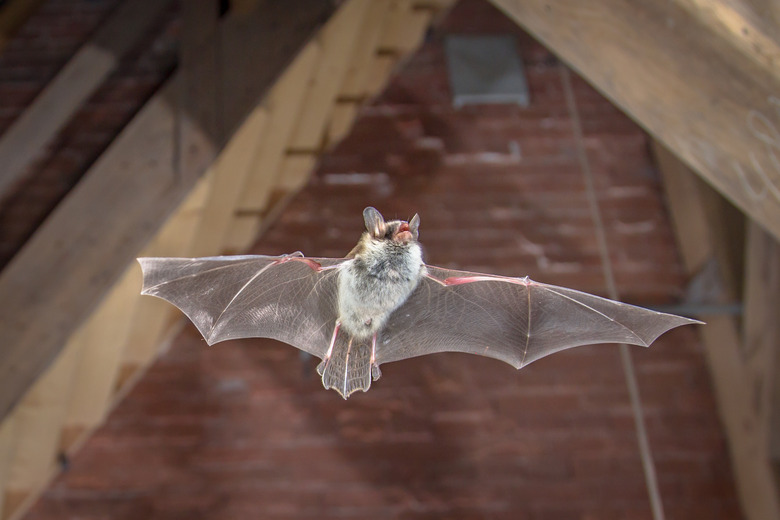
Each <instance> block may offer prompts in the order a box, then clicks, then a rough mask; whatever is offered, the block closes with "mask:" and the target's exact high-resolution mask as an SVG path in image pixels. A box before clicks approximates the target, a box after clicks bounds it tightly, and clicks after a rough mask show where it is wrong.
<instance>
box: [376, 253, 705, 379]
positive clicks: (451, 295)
mask: <svg viewBox="0 0 780 520" xmlns="http://www.w3.org/2000/svg"><path fill="white" fill-rule="evenodd" d="M691 323H697V322H696V321H695V320H690V319H688V318H683V317H680V316H674V315H670V314H664V313H660V312H656V311H652V310H649V309H643V308H641V307H636V306H633V305H628V304H625V303H621V302H616V301H612V300H608V299H605V298H601V297H598V296H594V295H591V294H587V293H583V292H580V291H575V290H573V289H567V288H564V287H557V286H554V285H547V284H543V283H539V282H535V281H533V280H530V279H528V278H505V277H499V276H491V275H482V274H477V273H470V272H465V271H451V270H446V269H440V268H437V267H428V276H427V277H426V278H424V279H423V280H421V282H420V285H419V286H418V287H417V289H416V290H415V292H414V293H413V294H412V296H411V297H410V298H409V300H408V301H407V302H406V303H405V304H404V305H403V306H401V307H400V308H399V309H398V310H396V312H395V313H394V314H393V315H392V316H391V317H390V319H389V321H388V324H387V326H386V328H385V330H384V331H383V332H382V334H381V339H380V342H379V347H378V349H377V362H378V363H386V362H390V361H398V360H400V359H405V358H409V357H414V356H420V355H424V354H432V353H435V352H466V353H469V354H479V355H482V356H488V357H492V358H496V359H500V360H502V361H505V362H507V363H509V364H510V365H512V366H514V367H516V368H521V367H523V366H525V365H527V364H528V363H531V362H533V361H535V360H537V359H539V358H541V357H544V356H547V355H549V354H552V353H554V352H558V351H560V350H564V349H567V348H572V347H576V346H581V345H589V344H594V343H628V344H633V345H641V346H648V345H650V343H652V342H653V341H654V340H655V339H656V338H657V337H658V336H660V335H661V334H663V333H664V332H666V331H668V330H670V329H672V328H675V327H679V326H681V325H686V324H691Z"/></svg>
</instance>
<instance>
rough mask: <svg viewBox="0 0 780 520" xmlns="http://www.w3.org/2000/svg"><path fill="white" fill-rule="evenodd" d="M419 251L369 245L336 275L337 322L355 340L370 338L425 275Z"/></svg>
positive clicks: (383, 245)
mask: <svg viewBox="0 0 780 520" xmlns="http://www.w3.org/2000/svg"><path fill="white" fill-rule="evenodd" d="M424 269H425V268H424V266H423V261H422V250H421V249H420V246H419V245H418V244H416V243H415V244H410V245H409V246H408V247H406V248H404V249H402V250H399V249H393V248H392V246H389V245H387V244H377V245H370V246H369V247H366V249H365V251H364V252H363V253H361V254H360V256H359V257H358V258H356V259H353V260H352V261H350V262H347V263H345V264H343V265H342V267H341V270H340V272H339V321H340V322H341V326H342V327H344V329H345V330H346V331H347V332H349V333H350V334H351V335H353V336H355V337H357V338H366V337H370V336H372V335H373V334H375V333H376V332H377V331H379V330H380V329H381V328H382V327H383V326H384V325H385V323H386V322H387V318H388V317H389V316H390V314H391V313H392V312H393V311H394V310H395V309H397V308H398V307H399V306H401V305H402V304H403V303H404V302H405V301H406V300H407V298H409V295H411V294H412V292H413V291H414V289H415V288H416V287H417V284H418V283H419V281H420V278H421V277H422V275H423V274H424Z"/></svg>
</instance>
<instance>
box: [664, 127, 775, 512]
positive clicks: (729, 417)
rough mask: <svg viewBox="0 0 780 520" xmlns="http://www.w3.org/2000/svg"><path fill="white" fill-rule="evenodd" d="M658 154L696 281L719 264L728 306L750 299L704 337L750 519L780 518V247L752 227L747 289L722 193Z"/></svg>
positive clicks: (711, 323)
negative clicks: (779, 366) (724, 221)
mask: <svg viewBox="0 0 780 520" xmlns="http://www.w3.org/2000/svg"><path fill="white" fill-rule="evenodd" d="M654 152H655V156H656V160H657V162H658V166H659V168H660V170H661V173H662V175H663V178H664V185H665V189H666V193H667V199H668V200H669V210H670V213H671V217H672V223H673V225H674V229H675V234H676V235H677V241H678V245H679V248H680V253H681V256H682V259H683V263H684V264H685V266H686V269H687V270H688V272H689V274H690V275H692V276H693V275H695V274H696V273H697V272H699V271H701V270H702V269H704V268H705V266H706V265H707V263H708V262H711V261H715V262H717V264H719V268H720V269H719V271H720V273H723V274H726V275H727V276H723V274H719V276H720V277H721V280H722V281H721V285H722V286H723V295H722V297H723V298H724V302H725V301H730V300H733V299H734V298H741V299H742V300H743V302H744V311H743V319H742V323H741V324H740V320H738V319H737V317H733V316H724V315H713V316H706V315H705V316H704V317H703V319H704V320H705V321H706V322H707V325H706V326H704V327H702V328H701V334H702V339H703V342H704V345H705V353H706V356H707V361H708V364H709V367H710V372H711V374H712V379H713V385H714V390H715V394H716V397H717V401H718V409H719V412H720V416H721V418H722V420H723V424H724V426H725V430H726V434H727V436H728V438H729V445H730V452H731V460H732V464H733V467H734V474H735V477H736V485H737V491H738V493H739V497H740V499H741V502H742V510H743V511H744V513H745V517H746V518H747V519H748V520H759V519H760V520H771V519H775V520H777V519H780V500H779V499H778V493H777V484H776V482H775V476H774V470H773V467H772V458H771V451H770V448H771V443H770V439H772V438H780V430H777V431H773V428H775V429H777V428H778V426H780V420H778V417H777V416H776V415H775V416H773V414H776V410H777V405H778V403H780V401H778V400H777V397H776V396H775V394H774V393H773V392H778V390H777V388H778V387H777V383H776V381H777V374H776V371H775V364H776V362H777V360H778V359H780V356H778V353H779V352H778V351H779V350H780V343H779V342H780V315H779V313H778V308H779V307H778V303H780V302H778V295H780V244H778V241H777V240H776V239H775V238H774V237H773V236H772V235H770V234H769V233H767V232H766V231H765V230H763V229H762V228H761V227H760V226H759V225H758V224H757V223H755V222H748V223H747V224H746V226H747V232H746V233H745V235H746V241H745V242H746V243H745V246H744V253H745V255H744V256H745V262H744V284H743V283H742V280H741V278H742V276H743V272H742V269H743V267H742V263H741V262H740V263H736V264H735V263H734V262H733V260H732V258H731V257H732V256H733V254H732V251H730V249H734V240H733V239H732V238H731V237H730V235H729V230H728V227H726V226H722V225H720V224H719V220H718V219H715V218H713V213H715V212H720V211H722V208H721V210H718V208H717V204H713V201H712V199H713V197H719V196H718V195H717V193H716V192H714V190H712V189H711V188H710V187H709V186H708V185H706V184H705V183H704V182H703V181H702V180H701V179H699V178H698V177H697V176H696V175H695V174H694V173H693V172H692V171H691V170H690V169H689V168H688V167H687V166H685V165H684V164H683V163H682V162H681V161H680V160H679V159H677V158H676V157H675V156H674V155H673V154H672V153H670V152H669V151H668V150H667V149H665V148H664V147H663V146H661V145H660V144H658V143H655V144H654ZM738 222H742V224H743V225H745V224H744V222H743V221H742V220H741V219H740V220H739V221H738ZM740 252H741V251H740ZM737 271H739V272H737ZM736 278H740V280H739V282H738V283H736V282H735V279H736ZM741 287H744V289H742V291H743V294H740V293H741V292H742V291H740V288H741ZM740 325H741V326H740Z"/></svg>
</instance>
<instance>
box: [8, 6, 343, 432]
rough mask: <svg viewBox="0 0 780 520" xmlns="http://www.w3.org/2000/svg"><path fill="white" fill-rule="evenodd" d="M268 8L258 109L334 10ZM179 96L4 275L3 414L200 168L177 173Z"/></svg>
mask: <svg viewBox="0 0 780 520" xmlns="http://www.w3.org/2000/svg"><path fill="white" fill-rule="evenodd" d="M271 5H272V6H276V7H274V8H271V9H269V10H266V11H265V12H264V16H263V17H261V18H259V20H258V25H257V26H256V27H255V32H256V33H259V35H261V41H264V45H262V46H261V48H262V52H263V53H264V54H265V56H264V59H263V60H261V61H260V63H263V65H264V66H263V67H255V70H254V74H255V75H254V76H253V78H252V82H251V84H250V85H247V86H245V90H246V89H249V90H250V91H251V92H254V93H256V94H257V96H256V98H255V100H254V103H256V102H257V99H259V96H260V95H262V93H263V92H264V91H265V90H266V89H267V88H268V87H269V86H270V85H271V84H272V83H273V81H274V80H275V79H276V77H278V76H279V74H280V72H281V71H283V70H284V69H285V67H286V66H287V64H288V63H289V61H290V59H291V58H292V56H293V55H294V54H295V53H296V51H297V50H298V49H300V48H301V46H302V45H303V44H304V42H306V41H308V39H309V38H310V37H311V35H312V33H313V32H314V31H315V30H316V29H317V28H318V27H319V26H320V24H321V23H322V22H324V21H325V19H326V18H327V16H329V14H330V13H331V11H332V6H331V5H330V3H328V2H320V1H319V0H299V1H298V2H296V5H295V8H288V9H281V8H280V6H278V5H276V3H273V2H272V3H271ZM178 92H179V85H178V83H177V79H175V78H174V79H173V80H171V81H170V82H169V83H167V84H166V85H165V86H164V87H163V88H162V89H161V90H160V92H159V93H158V94H157V95H155V96H154V97H153V98H152V99H151V100H150V101H149V102H148V103H147V105H146V106H145V107H144V108H143V109H142V110H141V111H140V112H139V114H138V115H137V116H136V117H135V118H134V119H133V120H132V121H131V122H130V124H128V126H127V127H126V128H125V130H124V131H123V132H122V133H121V134H120V136H119V137H118V138H117V139H116V140H115V141H114V142H113V143H112V145H111V146H110V147H109V149H108V150H107V151H106V152H105V153H104V154H103V155H102V156H101V157H100V159H98V161H97V162H96V163H95V164H94V165H93V167H92V168H91V169H90V171H89V172H87V174H86V175H85V177H84V178H83V179H82V181H81V182H80V183H79V184H78V185H77V186H76V188H75V189H74V190H72V191H71V193H70V194H69V195H68V197H67V198H66V199H65V200H64V201H63V202H62V203H61V204H60V205H59V206H58V207H57V208H56V209H55V211H54V212H53V213H52V215H51V216H50V218H49V219H48V220H47V221H46V222H45V223H44V224H43V225H42V226H41V227H40V228H39V229H38V231H37V232H36V234H35V235H34V236H33V237H32V238H31V239H30V240H29V241H28V242H27V244H26V245H25V247H24V248H23V249H22V250H21V251H20V252H19V253H18V254H17V255H16V257H15V258H14V259H13V260H12V261H11V263H10V264H9V265H8V266H7V267H6V269H5V270H3V272H2V273H0V302H4V303H3V306H4V308H3V309H2V311H3V312H2V313H0V328H2V330H4V331H5V337H4V356H3V357H2V359H0V417H4V416H5V415H6V414H7V413H8V411H9V410H10V409H11V407H12V406H13V405H14V404H15V403H17V402H18V401H19V399H20V398H21V396H22V395H24V392H25V391H26V390H27V389H28V388H29V387H30V385H31V384H32V382H33V381H34V380H35V378H36V377H37V376H39V375H40V374H41V373H42V372H43V371H44V370H45V368H46V367H47V366H49V365H50V364H51V362H52V361H53V359H54V358H55V357H56V354H57V353H58V352H59V350H60V349H61V348H62V345H64V343H65V341H66V339H67V338H68V337H70V335H71V334H72V333H73V331H74V330H75V329H76V328H77V326H78V325H79V324H81V323H82V322H83V320H84V319H85V318H86V317H87V316H88V314H89V313H90V312H91V311H92V309H93V308H94V307H95V305H96V303H97V301H99V300H100V298H102V297H103V295H105V293H106V292H107V291H108V289H109V288H110V287H111V286H112V285H113V284H114V283H115V281H116V280H117V279H118V278H119V276H120V275H121V273H122V272H123V271H124V269H125V268H126V266H127V265H129V263H130V262H131V261H132V259H133V258H134V257H135V256H137V254H138V252H139V251H140V250H141V248H142V247H143V244H145V243H147V242H148V241H149V240H150V238H151V237H152V236H154V235H155V233H156V232H157V230H158V229H159V228H160V226H161V225H162V223H163V222H165V220H166V218H167V217H168V215H170V213H171V211H172V210H173V209H174V208H176V206H177V204H178V203H179V202H180V201H181V200H182V199H183V198H184V195H185V194H186V193H187V192H188V191H189V190H190V189H191V188H192V186H193V185H194V183H195V181H196V179H197V177H199V174H200V173H201V171H192V172H187V175H176V171H177V169H178V168H177V165H178V164H180V162H181V161H180V158H179V157H178V149H177V148H176V146H175V144H174V139H173V137H172V136H175V135H176V129H177V128H179V127H180V125H187V124H194V122H193V120H191V119H188V118H186V117H182V119H181V120H180V121H177V112H176V109H175V107H177V100H178ZM246 96H247V94H246V93H245V92H244V93H243V94H242V96H237V97H241V99H245V98H246ZM233 113H234V114H235V116H234V117H235V118H236V119H233V120H230V119H226V120H225V124H226V128H229V129H230V134H232V132H233V131H234V129H235V128H236V127H237V126H238V124H239V123H240V121H241V120H243V118H244V116H245V115H246V112H244V113H243V115H242V116H239V114H241V112H240V111H238V110H236V111H235V112H233ZM185 116H186V115H185ZM226 117H227V116H226ZM239 117H240V119H239ZM182 152H183V153H185V154H186V153H189V152H190V151H189V150H183V151H182ZM11 302H13V303H11ZM41 324H45V326H41Z"/></svg>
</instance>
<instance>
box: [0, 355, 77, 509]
mask: <svg viewBox="0 0 780 520" xmlns="http://www.w3.org/2000/svg"><path fill="white" fill-rule="evenodd" d="M69 347H70V348H68V349H65V350H63V352H62V354H61V355H60V356H59V357H58V358H57V360H56V362H55V363H54V364H52V365H51V366H50V367H49V369H48V370H47V371H46V372H45V373H44V374H43V375H42V376H41V378H40V379H38V380H37V381H36V382H35V385H33V386H32V388H31V389H30V391H29V392H28V393H27V394H26V395H25V397H24V399H23V400H22V401H21V402H20V403H19V405H18V406H17V407H16V409H15V410H14V412H13V420H14V423H15V424H14V430H15V435H16V442H15V447H14V448H15V449H14V453H13V461H12V463H11V469H10V473H9V476H8V482H7V485H6V492H5V505H4V510H5V518H8V517H9V516H10V515H11V514H13V515H14V516H15V517H18V516H19V515H20V512H21V511H23V510H26V509H27V508H28V507H29V506H30V505H31V504H32V502H33V501H34V499H35V497H36V496H37V493H38V491H40V489H41V488H43V486H44V485H46V483H47V482H48V481H49V479H50V478H51V476H52V475H53V474H54V472H55V471H56V469H57V456H58V453H59V447H60V442H59V441H60V431H61V429H62V425H63V422H64V420H65V414H66V411H67V407H68V399H69V397H70V392H71V389H72V387H73V382H74V378H73V376H74V373H75V370H76V366H77V363H78V361H79V357H80V355H81V351H80V348H79V347H80V345H77V344H71V345H69Z"/></svg>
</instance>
